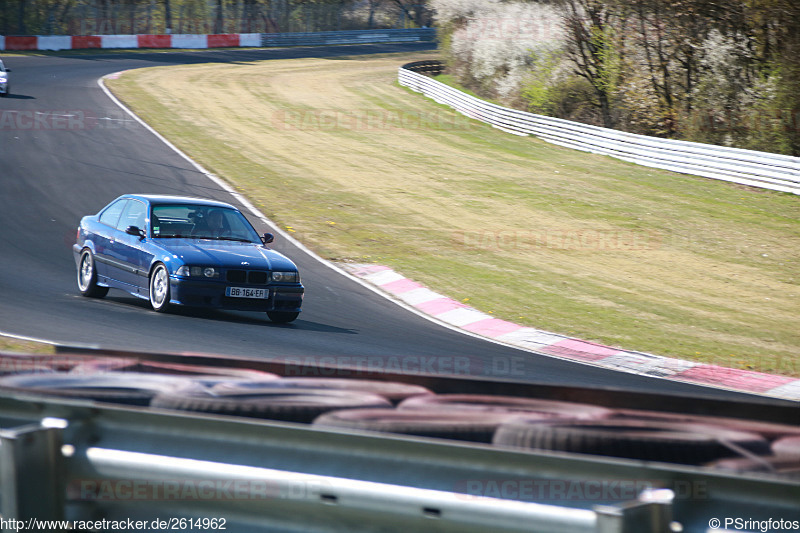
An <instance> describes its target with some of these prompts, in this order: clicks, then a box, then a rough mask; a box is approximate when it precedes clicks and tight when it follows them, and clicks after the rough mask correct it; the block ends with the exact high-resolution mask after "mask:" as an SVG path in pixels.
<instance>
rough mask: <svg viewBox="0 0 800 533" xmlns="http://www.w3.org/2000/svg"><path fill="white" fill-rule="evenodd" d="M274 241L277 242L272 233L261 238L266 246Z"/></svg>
mask: <svg viewBox="0 0 800 533" xmlns="http://www.w3.org/2000/svg"><path fill="white" fill-rule="evenodd" d="M274 240H275V235H273V234H272V233H265V234H264V235H263V236H262V237H261V242H263V243H264V244H269V243H271V242H272V241H274Z"/></svg>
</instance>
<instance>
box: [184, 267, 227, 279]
mask: <svg viewBox="0 0 800 533" xmlns="http://www.w3.org/2000/svg"><path fill="white" fill-rule="evenodd" d="M176 274H177V275H179V276H186V277H193V278H218V277H219V270H217V269H216V268H214V267H200V266H193V267H190V266H186V265H183V266H182V267H180V268H179V269H178V270H177V272H176Z"/></svg>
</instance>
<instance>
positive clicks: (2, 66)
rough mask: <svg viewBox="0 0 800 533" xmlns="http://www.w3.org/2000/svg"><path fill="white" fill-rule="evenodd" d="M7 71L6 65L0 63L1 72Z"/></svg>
mask: <svg viewBox="0 0 800 533" xmlns="http://www.w3.org/2000/svg"><path fill="white" fill-rule="evenodd" d="M5 71H6V67H5V65H3V62H2V61H0V72H5Z"/></svg>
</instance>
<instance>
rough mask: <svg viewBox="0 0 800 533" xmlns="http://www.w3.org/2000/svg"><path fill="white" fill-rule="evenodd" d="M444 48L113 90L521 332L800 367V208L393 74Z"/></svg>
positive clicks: (217, 69) (281, 217) (785, 369)
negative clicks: (626, 158)
mask: <svg viewBox="0 0 800 533" xmlns="http://www.w3.org/2000/svg"><path fill="white" fill-rule="evenodd" d="M433 57H435V56H434V54H433V53H417V54H413V55H409V54H387V55H383V56H365V57H351V58H337V59H292V60H281V61H265V62H255V63H237V64H214V65H186V66H178V67H156V68H150V69H144V70H137V71H135V72H127V73H125V74H124V75H123V76H122V77H120V78H119V79H117V80H109V81H108V85H109V87H110V88H111V89H112V90H113V91H114V93H115V94H116V95H117V96H119V97H120V98H121V99H122V100H123V101H125V102H126V104H128V105H129V106H130V107H131V108H132V109H133V110H134V111H135V112H136V113H138V114H139V115H140V116H141V117H142V118H143V119H144V120H146V121H147V122H148V123H149V124H151V125H152V126H153V127H154V128H155V129H157V130H158V131H159V132H161V133H162V134H164V135H165V136H167V137H168V138H169V139H170V140H171V141H173V142H174V143H175V144H176V145H178V146H179V147H180V148H181V149H182V150H184V151H185V152H186V153H188V154H189V155H190V156H191V157H193V158H194V159H196V160H197V161H199V162H200V163H201V164H202V165H204V166H205V167H206V168H208V169H210V170H211V171H213V172H214V173H216V174H218V175H220V176H223V177H224V178H225V179H226V180H228V181H229V182H230V183H231V184H232V185H234V186H235V187H236V188H237V189H239V190H241V191H243V192H244V193H245V194H246V195H247V196H248V197H249V198H250V199H251V200H252V201H253V202H254V204H255V205H257V206H258V207H259V208H260V209H261V210H262V211H264V213H265V214H267V215H268V216H269V217H270V218H271V219H272V220H274V221H275V222H277V223H278V224H281V225H283V227H285V228H286V229H287V230H288V231H290V232H293V233H294V235H295V236H296V237H297V238H298V239H299V240H301V241H302V242H304V243H305V244H306V245H308V246H310V247H311V248H313V249H314V250H315V251H316V252H317V253H319V254H320V255H322V256H323V257H326V258H327V259H330V260H334V261H355V262H375V263H381V264H386V265H389V266H392V267H393V268H395V269H397V270H398V271H400V272H402V273H403V274H404V275H406V276H408V277H410V278H413V279H416V280H418V281H420V282H422V283H424V284H426V285H427V286H429V287H431V288H432V289H434V290H436V291H438V292H441V293H444V294H447V295H448V296H450V297H452V298H455V299H458V300H462V301H464V302H468V303H469V305H471V306H474V307H476V308H478V309H480V310H482V311H484V312H488V313H491V314H493V315H494V316H497V317H498V318H503V319H507V320H510V321H513V322H516V323H519V324H524V325H529V326H532V327H536V328H541V329H545V330H550V331H554V332H558V333H562V334H566V335H571V336H576V337H579V338H584V339H587V340H592V341H596V342H600V343H603V344H608V345H612V346H618V347H620V348H624V349H632V350H640V351H646V352H651V353H656V354H659V355H665V356H672V357H679V358H683V359H689V360H694V361H700V362H707V363H714V364H720V365H723V366H729V367H734V368H745V369H752V370H759V371H764V372H774V373H781V374H787V375H793V376H800V364H798V361H799V360H800V356H799V355H798V353H799V350H798V348H800V332H798V328H797V323H798V318H800V316H799V315H800V305H799V304H798V302H800V299H799V298H798V297H800V272H798V259H800V246H799V245H798V235H800V201H798V198H797V197H796V196H794V195H789V194H781V193H775V192H770V191H763V190H756V189H751V188H746V187H741V186H737V185H733V184H729V183H724V182H719V181H714V180H708V179H703V178H696V177H691V176H683V175H679V174H675V173H671V172H666V171H659V170H654V169H649V168H644V167H639V166H636V165H633V164H629V163H625V162H621V161H618V160H615V159H612V158H609V157H604V156H598V155H591V154H586V153H583V152H577V151H573V150H569V149H566V148H561V147H557V146H554V145H551V144H548V143H545V142H543V141H540V140H538V139H533V138H529V137H516V136H513V135H509V134H506V133H503V132H500V131H498V130H496V129H493V128H491V127H489V126H486V125H483V124H480V123H477V122H474V121H471V120H468V119H466V118H464V117H463V116H461V115H458V114H456V113H455V112H453V111H451V110H449V109H447V108H445V107H444V106H440V105H438V104H436V103H434V102H432V101H430V100H428V99H426V98H424V97H423V96H421V95H418V94H415V93H412V92H410V91H408V90H406V89H405V88H403V87H400V86H399V85H398V84H397V83H396V71H397V67H398V66H399V65H401V64H403V63H405V62H408V61H412V60H419V59H431V58H433Z"/></svg>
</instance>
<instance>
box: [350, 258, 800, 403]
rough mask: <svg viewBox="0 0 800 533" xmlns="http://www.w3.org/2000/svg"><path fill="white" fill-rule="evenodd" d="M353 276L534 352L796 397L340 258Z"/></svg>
mask: <svg viewBox="0 0 800 533" xmlns="http://www.w3.org/2000/svg"><path fill="white" fill-rule="evenodd" d="M339 266H340V267H342V268H343V269H344V270H346V271H347V272H349V273H350V274H351V275H353V276H355V277H356V278H359V279H361V280H363V281H365V282H367V283H369V284H370V285H373V286H375V287H377V288H379V289H381V290H382V291H384V292H386V293H388V294H389V295H391V296H393V297H394V298H396V299H398V300H400V301H402V302H403V303H405V304H406V305H409V306H411V307H413V308H415V309H416V310H418V311H420V312H421V313H423V314H426V315H429V316H431V317H433V318H435V319H436V320H439V321H441V322H444V323H445V324H448V325H450V326H453V327H455V328H459V329H462V330H464V331H468V332H470V333H473V334H476V335H479V336H481V337H487V338H490V339H493V340H496V341H499V342H502V343H504V344H509V345H512V346H517V347H520V348H524V349H528V350H532V351H535V352H537V353H541V354H545V355H549V356H553V357H560V358H564V359H570V360H573V361H580V362H583V363H589V364H593V365H597V366H602V367H605V368H610V369H613V370H619V371H623V372H630V373H634V374H640V375H645V376H654V377H660V378H664V379H671V380H676V381H685V382H690V383H697V384H703V385H708V386H713V387H722V388H726V389H732V390H737V391H744V392H751V393H755V394H761V395H763V396H771V397H776V398H783V399H789V400H800V380H798V379H795V378H790V377H786V376H777V375H773V374H764V373H761V372H753V371H749V370H738V369H734V368H726V367H722V366H717V365H709V364H703V363H693V362H691V361H683V360H681V359H673V358H669V357H661V356H657V355H651V354H647V353H642V352H632V351H627V350H620V349H618V348H612V347H609V346H603V345H601V344H596V343H593V342H587V341H584V340H580V339H574V338H570V337H566V336H564V335H559V334H556V333H551V332H547V331H542V330H539V329H535V328H530V327H525V326H520V325H518V324H514V323H512V322H508V321H506V320H501V319H499V318H495V317H493V316H491V315H488V314H486V313H483V312H481V311H478V310H476V309H473V308H472V307H469V306H467V305H465V304H463V303H462V302H458V301H456V300H453V299H451V298H448V297H446V296H443V295H441V294H438V293H436V292H434V291H432V290H430V289H428V288H426V287H424V286H422V285H420V284H419V283H417V282H415V281H412V280H410V279H408V278H405V277H404V276H402V275H401V274H398V273H397V272H395V271H394V270H392V269H391V268H389V267H387V266H382V265H369V264H353V263H340V264H339Z"/></svg>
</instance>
